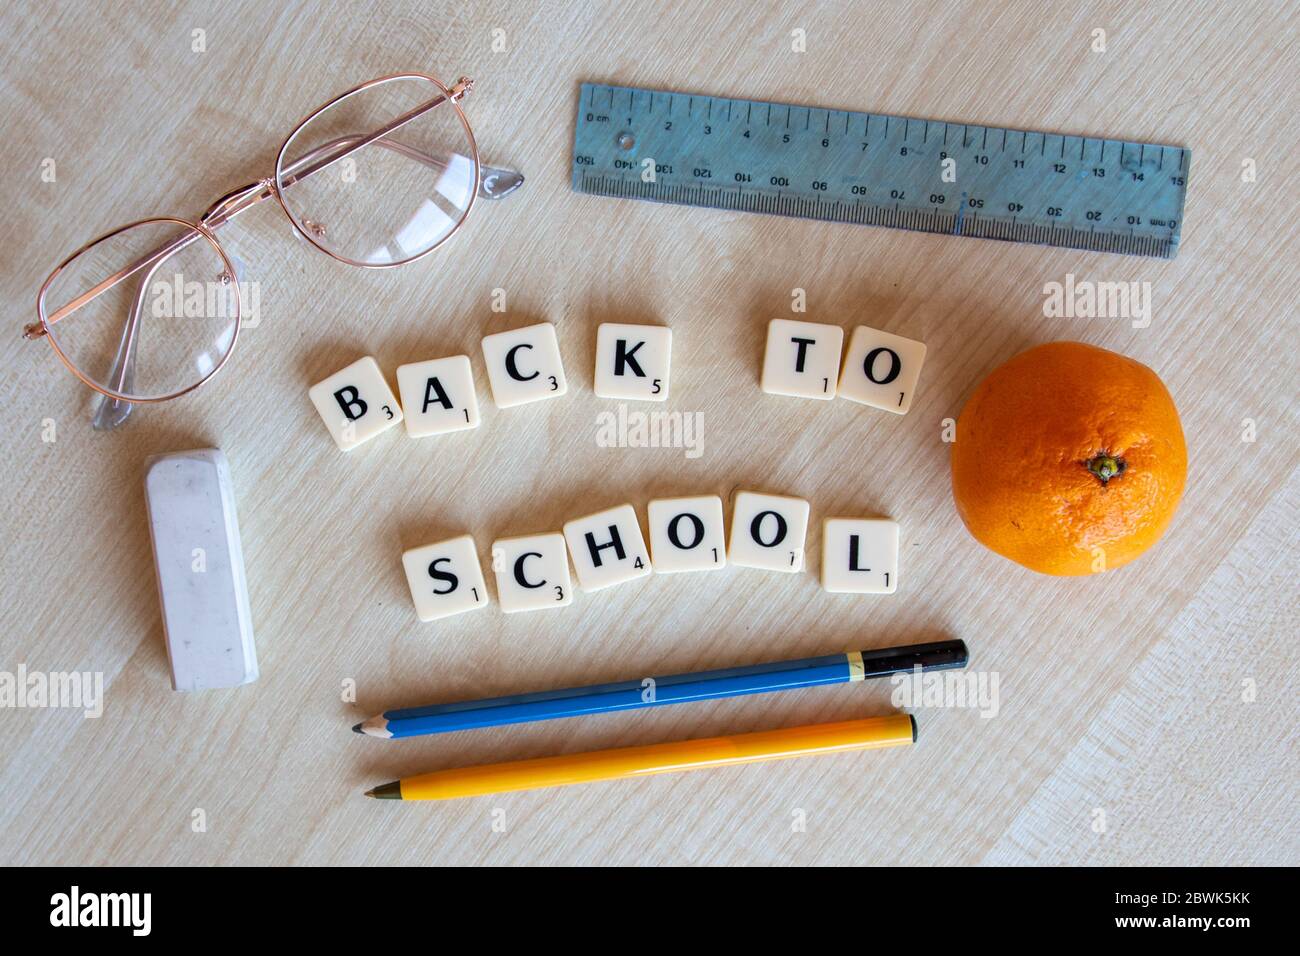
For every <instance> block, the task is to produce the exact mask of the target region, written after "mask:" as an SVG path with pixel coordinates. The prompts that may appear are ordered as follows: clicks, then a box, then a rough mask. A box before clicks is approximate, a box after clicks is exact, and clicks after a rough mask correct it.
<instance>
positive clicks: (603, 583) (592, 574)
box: [564, 505, 650, 591]
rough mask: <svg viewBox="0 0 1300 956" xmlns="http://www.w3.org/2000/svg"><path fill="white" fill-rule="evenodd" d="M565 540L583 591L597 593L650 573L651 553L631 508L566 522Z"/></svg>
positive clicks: (627, 506) (603, 512)
mask: <svg viewBox="0 0 1300 956" xmlns="http://www.w3.org/2000/svg"><path fill="white" fill-rule="evenodd" d="M564 540H565V541H567V542H568V543H569V554H570V555H571V556H572V558H573V568H574V570H575V571H577V573H578V584H579V585H580V586H581V587H582V589H583V590H584V591H599V590H600V589H601V588H607V587H610V586H611V585H614V584H622V583H623V582H625V581H632V580H635V579H636V578H640V577H644V576H645V575H647V574H649V573H650V552H649V551H648V550H647V549H646V546H645V539H644V538H643V537H642V536H641V524H640V522H639V521H637V517H636V509H635V508H633V507H632V506H631V505H619V506H618V507H617V508H610V509H608V510H607V511H600V512H597V513H596V514H593V515H587V516H586V517H585V518H575V519H574V520H573V521H569V522H566V523H565V525H564Z"/></svg>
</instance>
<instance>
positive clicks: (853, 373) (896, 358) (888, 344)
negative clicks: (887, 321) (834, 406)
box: [839, 325, 925, 415]
mask: <svg viewBox="0 0 1300 956" xmlns="http://www.w3.org/2000/svg"><path fill="white" fill-rule="evenodd" d="M924 361H925V343H923V342H917V341H915V340H914V339H905V338H903V337H902V336H901V335H894V334H892V333H890V332H881V331H880V330H879V329H869V328H867V327H866V326H865V325H860V326H858V327H857V328H856V329H854V330H853V337H852V338H851V339H850V340H849V348H848V351H847V353H845V356H844V371H843V372H842V373H841V375H840V391H839V393H840V395H841V396H842V397H844V398H847V399H848V400H849V401H851V402H859V403H861V404H863V405H870V406H871V407H872V408H879V409H882V410H884V411H887V412H893V413H894V414H896V415H906V414H907V410H908V409H909V408H911V407H912V393H913V392H915V391H916V380H917V378H919V377H920V375H921V365H922V363H923V362H924Z"/></svg>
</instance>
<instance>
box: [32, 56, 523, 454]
mask: <svg viewBox="0 0 1300 956" xmlns="http://www.w3.org/2000/svg"><path fill="white" fill-rule="evenodd" d="M472 89H473V81H472V80H470V79H468V78H466V77H461V78H460V79H459V80H457V81H456V83H455V84H454V85H453V86H451V87H450V88H448V87H446V86H443V84H442V83H441V82H439V81H438V80H436V79H434V78H433V77H432V76H427V75H425V74H422V73H401V74H396V75H393V76H385V77H380V78H379V79H375V80H371V81H370V82H368V83H363V84H361V85H360V86H357V87H354V88H353V89H351V90H348V91H347V92H346V93H343V94H341V95H339V96H336V97H335V98H334V99H332V100H330V101H329V102H327V103H325V104H324V105H323V106H321V107H319V108H318V109H316V110H314V111H313V112H312V113H310V114H309V115H308V116H307V117H306V118H305V119H303V120H302V121H301V122H300V123H299V124H298V125H297V126H296V127H294V130H293V132H292V133H290V134H289V136H288V138H286V139H285V141H284V144H283V145H282V146H281V147H280V152H279V154H278V156H277V157H276V162H275V174H274V175H273V176H272V177H270V178H267V179H261V180H258V181H257V182H255V183H250V184H249V185H247V186H242V187H240V188H239V189H236V190H233V191H231V192H229V193H227V194H226V195H224V196H222V197H221V198H220V199H218V200H217V201H216V202H214V203H212V205H210V206H209V207H208V209H207V211H206V212H205V213H204V214H203V215H202V216H200V217H199V218H198V219H197V220H193V221H191V220H188V219H183V218H176V217H158V218H151V219H141V220H138V221H136V222H132V223H128V224H127V225H125V226H121V227H119V228H117V229H114V230H113V231H112V232H109V233H105V234H104V235H102V236H100V237H99V238H98V239H93V240H91V241H90V242H88V243H86V244H85V245H84V246H82V247H81V248H80V249H78V250H77V251H76V252H74V253H72V255H70V256H68V258H66V259H64V260H63V262H61V263H60V264H59V265H58V266H57V267H56V268H55V269H54V271H53V272H51V273H50V276H49V278H47V279H46V280H45V282H44V284H42V286H41V289H40V292H39V294H38V295H37V299H36V312H37V315H38V317H39V321H37V322H35V323H33V324H31V325H28V326H27V327H26V328H25V329H24V330H23V337H24V338H26V339H37V338H41V337H42V336H44V337H46V338H48V339H49V342H50V345H51V346H53V347H54V351H55V354H57V355H58V357H59V358H60V359H61V360H62V361H63V363H64V364H65V365H67V366H68V368H69V369H71V371H72V373H73V374H74V375H76V376H77V378H79V379H81V381H82V382H84V383H85V384H86V385H89V386H90V387H91V388H93V389H94V390H95V391H96V392H98V393H100V396H101V398H100V402H99V407H98V409H97V410H96V412H95V416H94V419H93V423H94V426H95V427H96V428H100V429H107V428H113V427H116V426H117V425H119V424H121V423H122V421H124V420H125V419H126V417H127V415H129V414H130V411H131V407H132V405H134V404H142V403H152V402H165V401H168V400H169V399H173V398H177V397H179V396H181V395H184V394H186V393H187V392H191V391H193V390H194V389H196V388H198V387H199V386H200V385H202V384H203V383H204V382H206V381H207V380H208V379H210V378H211V377H212V376H213V375H215V374H216V373H217V372H218V371H219V370H220V369H221V367H222V366H223V365H225V364H226V361H227V360H228V359H229V358H230V353H231V352H232V351H233V350H234V347H235V342H236V340H237V339H238V337H239V329H240V323H241V319H242V317H243V303H242V299H241V296H242V295H243V294H244V293H245V292H246V289H243V288H241V286H243V285H244V283H243V282H242V278H241V277H242V269H241V268H237V262H236V260H235V259H233V258H232V257H231V256H230V255H229V254H228V253H227V251H226V250H225V249H223V248H222V245H221V242H220V240H219V239H218V238H217V230H218V229H220V228H221V227H222V226H223V225H225V224H226V223H228V222H230V221H231V220H232V219H234V218H235V217H236V216H238V215H239V214H240V213H243V212H245V211H247V210H248V209H251V208H252V207H253V206H256V205H257V204H258V203H261V202H263V201H265V200H267V199H271V198H274V199H275V200H276V201H277V202H278V203H279V204H280V208H281V209H283V210H284V213H285V215H287V216H288V217H289V222H290V223H291V224H292V226H293V228H294V230H295V231H296V232H297V233H298V235H299V236H301V237H302V238H303V239H305V240H307V242H309V243H311V245H312V246H314V247H315V248H317V249H319V250H320V251H321V252H324V253H325V254H326V255H328V256H330V257H331V258H333V259H337V260H338V261H340V262H343V263H346V264H348V265H352V266H358V267H360V268H363V269H386V268H392V267H395V266H401V265H405V264H407V263H408V262H414V261H415V260H416V259H420V258H422V257H424V256H426V255H428V254H429V253H431V252H433V250H435V249H437V248H438V247H439V246H440V245H442V244H443V243H444V242H446V241H447V240H448V239H450V238H451V236H452V235H453V234H454V233H455V232H456V230H457V229H459V228H460V227H461V225H462V224H463V223H464V222H465V219H466V217H467V216H469V212H470V210H471V209H472V208H473V207H474V201H475V199H476V198H478V197H480V196H481V197H483V198H486V199H499V198H501V197H503V196H506V195H509V194H510V193H511V192H513V191H514V190H515V189H517V188H518V187H519V185H520V184H522V182H523V176H522V175H520V174H519V173H518V172H515V171H513V170H508V169H498V168H495V167H486V166H482V165H481V164H480V162H479V155H478V145H477V144H476V143H475V141H474V133H473V131H472V130H471V129H470V125H469V121H468V120H467V119H466V118H465V114H464V112H463V111H462V110H461V105H460V101H461V100H462V99H463V98H464V96H465V95H466V94H467V93H469V92H470V91H471V90H472Z"/></svg>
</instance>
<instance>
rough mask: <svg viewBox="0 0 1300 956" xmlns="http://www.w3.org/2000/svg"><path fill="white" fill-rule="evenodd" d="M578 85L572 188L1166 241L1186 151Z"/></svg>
mask: <svg viewBox="0 0 1300 956" xmlns="http://www.w3.org/2000/svg"><path fill="white" fill-rule="evenodd" d="M580 95H581V98H580V100H579V104H578V121H577V124H576V127H575V132H574V149H573V188H574V190H575V191H577V192H582V193H591V194H595V195H601V196H612V197H619V198H627V199H647V200H652V201H657V202H666V203H677V204H681V205H687V206H700V207H707V208H714V209H733V210H741V211H748V212H766V213H775V214H777V215H785V216H796V217H801V218H808V219H822V220H828V221H832V222H848V223H860V224H865V225H877V226H889V227H893V228H898V229H912V230H919V231H922V232H934V233H943V234H949V235H956V236H975V237H979V238H985V239H1004V240H1009V241H1012V242H1026V243H1037V244H1046V245H1054V246H1065V247H1068V248H1074V249H1088V250H1095V251H1101V252H1118V253H1125V254H1129V255H1145V256H1159V257H1162V258H1167V259H1172V258H1173V257H1174V256H1175V255H1176V254H1177V252H1178V241H1179V235H1180V232H1181V229H1182V218H1183V201H1184V198H1185V196H1186V192H1187V170H1188V167H1189V166H1190V165H1191V151H1190V150H1187V149H1183V148H1180V147H1177V146H1162V145H1159V144H1152V143H1135V142H1128V141H1121V140H1114V139H1100V138H1096V137H1084V136H1069V135H1065V134H1061V133H1046V132H1034V131H1030V130H1016V129H1006V128H1003V127H1000V126H976V125H967V124H963V123H947V122H943V121H941V120H925V119H916V118H914V117H908V116H890V115H883V114H878V113H857V112H845V111H843V110H828V109H820V108H818V107H806V106H791V105H788V104H782V103H768V102H760V101H757V100H731V99H721V98H717V97H710V96H700V95H692V94H685V93H675V92H665V91H663V90H647V89H640V88H631V87H622V86H606V85H601V84H594V83H584V84H582V87H581V94H580ZM652 173H653V174H652Z"/></svg>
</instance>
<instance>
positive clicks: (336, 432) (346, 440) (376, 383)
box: [307, 355, 402, 451]
mask: <svg viewBox="0 0 1300 956" xmlns="http://www.w3.org/2000/svg"><path fill="white" fill-rule="evenodd" d="M307 395H308V396H309V397H310V398H311V403H312V404H313V405H315V406H316V411H317V412H319V413H320V417H321V419H322V420H323V421H324V422H325V427H326V428H327V429H329V433H330V435H331V436H332V437H333V438H334V442H335V444H337V445H338V447H339V448H340V450H342V451H351V450H352V449H353V448H356V447H357V446H358V445H360V444H362V443H363V442H367V441H369V440H370V439H372V438H374V437H375V436H376V435H378V434H380V433H381V432H385V431H387V430H388V429H390V428H392V427H393V426H394V425H400V424H401V422H402V406H401V405H399V404H398V402H397V396H395V395H394V394H393V390H392V389H391V388H389V387H388V380H387V379H385V378H384V373H383V372H382V371H380V368H379V363H378V362H376V361H375V360H374V358H372V357H371V356H369V355H367V356H365V357H364V358H360V359H357V361H355V362H353V363H352V364H351V365H349V366H348V367H347V368H344V369H340V370H339V371H337V372H335V373H334V374H333V375H331V376H330V377H329V378H327V379H325V380H324V381H321V382H317V383H316V384H315V385H313V386H312V387H311V388H310V389H309V390H308V392H307Z"/></svg>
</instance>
